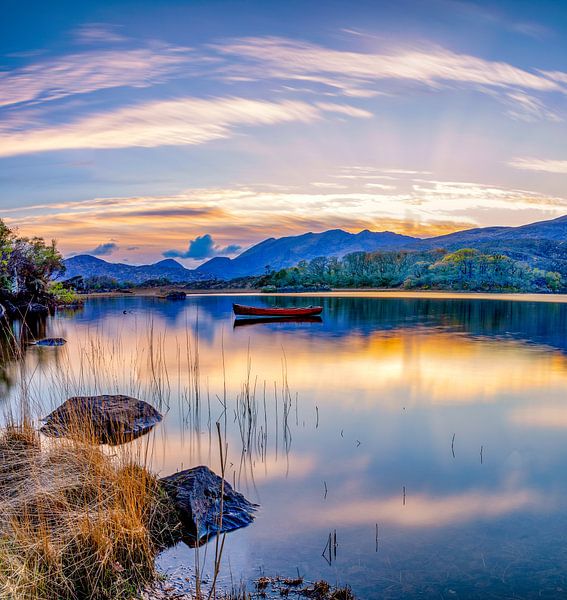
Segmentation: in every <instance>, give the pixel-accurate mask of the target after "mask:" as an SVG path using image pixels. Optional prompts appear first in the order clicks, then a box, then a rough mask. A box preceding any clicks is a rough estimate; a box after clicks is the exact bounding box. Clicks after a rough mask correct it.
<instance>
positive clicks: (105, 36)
mask: <svg viewBox="0 0 567 600" xmlns="http://www.w3.org/2000/svg"><path fill="white" fill-rule="evenodd" d="M118 31H119V28H118V27H117V26H116V25H111V24H109V23H87V24H86V25H81V26H80V27H78V28H77V29H76V30H75V32H74V37H75V40H76V41H77V42H78V43H80V44H112V43H120V42H125V41H127V39H128V38H127V37H125V36H123V35H121V34H120V33H118Z"/></svg>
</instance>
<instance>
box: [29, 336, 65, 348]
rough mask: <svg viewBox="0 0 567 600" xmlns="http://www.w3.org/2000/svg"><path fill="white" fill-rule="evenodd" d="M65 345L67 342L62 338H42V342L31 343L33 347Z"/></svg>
mask: <svg viewBox="0 0 567 600" xmlns="http://www.w3.org/2000/svg"><path fill="white" fill-rule="evenodd" d="M66 343H67V340H66V339H64V338H43V339H42V340H37V342H33V343H32V345H34V346H64V345H65V344H66Z"/></svg>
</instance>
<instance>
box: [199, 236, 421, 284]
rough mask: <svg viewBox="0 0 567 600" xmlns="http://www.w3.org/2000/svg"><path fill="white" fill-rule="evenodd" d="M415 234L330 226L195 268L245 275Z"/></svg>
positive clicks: (400, 241) (390, 245)
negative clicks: (353, 230) (350, 231)
mask: <svg viewBox="0 0 567 600" xmlns="http://www.w3.org/2000/svg"><path fill="white" fill-rule="evenodd" d="M417 240H418V238H413V237H410V236H407V235H400V234H397V233H392V232H390V231H382V232H373V231H368V230H364V231H361V232H360V233H348V232H347V231H343V230H342V229H332V230H329V231H324V232H323V233H304V234H303V235H295V236H290V237H283V238H269V239H267V240H264V241H263V242H260V243H259V244H256V245H255V246H252V248H249V249H248V250H246V251H245V252H243V253H242V254H240V255H239V256H237V257H236V258H233V259H230V258H220V257H216V258H213V259H211V260H209V261H207V262H206V263H204V264H202V265H201V266H200V267H198V268H197V271H198V272H200V273H208V274H211V275H214V276H216V277H219V278H223V279H231V278H233V277H242V276H247V275H261V274H263V273H265V272H266V268H269V269H270V270H279V269H283V268H285V267H292V266H294V265H296V264H297V263H298V262H300V261H301V260H311V259H313V258H317V257H318V256H337V257H339V258H340V257H343V256H344V255H345V254H349V253H350V252H361V251H362V252H373V251H375V250H396V249H398V248H402V247H403V246H406V245H408V244H409V243H411V242H416V241H417Z"/></svg>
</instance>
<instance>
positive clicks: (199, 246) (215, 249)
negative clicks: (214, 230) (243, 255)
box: [163, 233, 241, 260]
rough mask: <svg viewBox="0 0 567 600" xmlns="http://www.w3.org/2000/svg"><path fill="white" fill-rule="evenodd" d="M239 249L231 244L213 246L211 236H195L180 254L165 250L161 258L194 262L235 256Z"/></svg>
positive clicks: (175, 251)
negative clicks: (183, 259)
mask: <svg viewBox="0 0 567 600" xmlns="http://www.w3.org/2000/svg"><path fill="white" fill-rule="evenodd" d="M240 249H241V246H237V245H236V244H231V245H229V246H226V247H224V248H223V247H221V246H218V245H217V244H215V242H214V240H213V237H212V235H210V234H209V233H205V235H200V236H197V237H196V238H195V239H194V240H191V241H190V242H189V248H187V250H185V251H183V252H180V251H179V250H166V251H165V252H164V253H163V256H165V257H167V258H193V259H195V260H203V259H205V258H212V257H213V256H222V255H226V254H236V253H237V252H238V251H239V250H240Z"/></svg>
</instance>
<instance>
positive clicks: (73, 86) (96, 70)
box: [0, 44, 192, 106]
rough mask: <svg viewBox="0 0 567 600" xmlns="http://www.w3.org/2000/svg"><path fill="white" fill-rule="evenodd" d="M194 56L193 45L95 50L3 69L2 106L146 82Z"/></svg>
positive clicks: (164, 75)
mask: <svg viewBox="0 0 567 600" xmlns="http://www.w3.org/2000/svg"><path fill="white" fill-rule="evenodd" d="M191 58H192V55H191V52H190V50H189V49H188V48H183V47H178V46H170V45H167V44H156V45H155V46H154V47H152V48H138V49H123V50H114V49H113V50H90V51H86V52H80V53H76V54H68V55H65V56H61V57H57V58H52V59H46V60H43V61H38V62H35V63H32V64H30V65H27V66H24V67H21V68H19V69H14V70H12V71H4V72H0V106H9V105H12V104H21V103H31V102H34V103H37V102H47V101H51V100H58V99H61V98H65V97H66V96H72V95H75V94H86V93H88V92H94V91H97V90H103V89H108V88H115V87H137V88H143V87H148V86H151V85H154V84H155V83H159V82H162V81H164V80H165V79H168V78H170V77H171V76H173V75H174V74H175V73H177V72H178V71H179V70H180V68H181V67H182V66H183V65H187V63H189V61H190V59H191Z"/></svg>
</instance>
